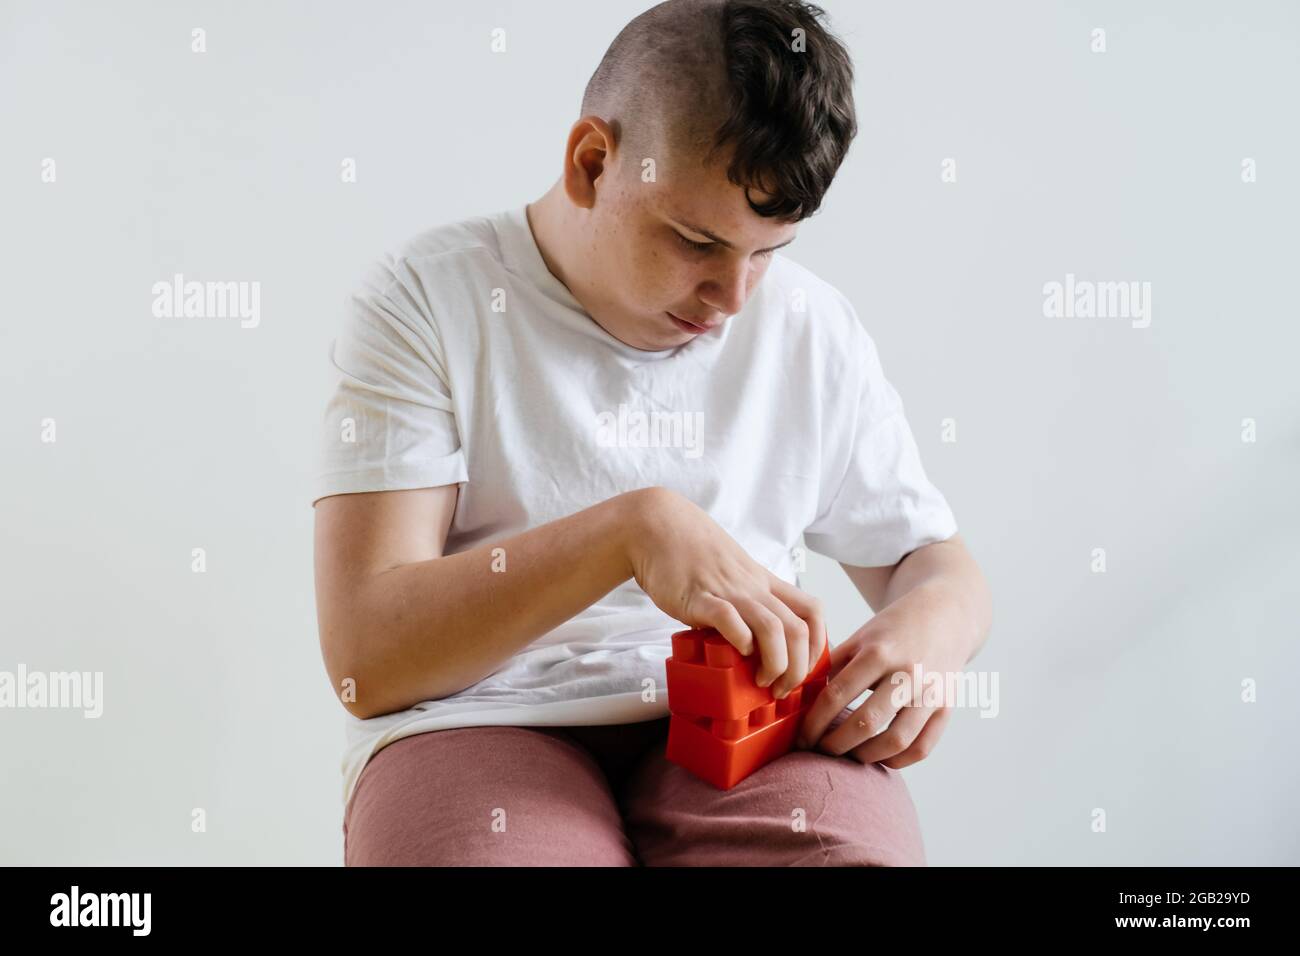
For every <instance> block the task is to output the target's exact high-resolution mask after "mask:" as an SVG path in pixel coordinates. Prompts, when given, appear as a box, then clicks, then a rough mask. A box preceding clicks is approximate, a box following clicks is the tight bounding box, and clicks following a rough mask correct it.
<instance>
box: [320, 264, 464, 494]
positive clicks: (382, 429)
mask: <svg viewBox="0 0 1300 956" xmlns="http://www.w3.org/2000/svg"><path fill="white" fill-rule="evenodd" d="M415 303H416V299H415V298H414V297H412V296H410V295H408V294H405V290H404V289H403V288H402V287H401V284H400V283H399V282H397V280H395V279H394V280H393V281H392V282H385V281H384V279H383V272H382V270H380V271H379V272H378V277H377V278H376V277H375V273H374V272H372V273H371V275H369V276H367V278H366V280H365V281H363V282H362V283H361V284H360V285H359V286H358V288H357V290H356V291H354V292H353V293H352V294H351V295H350V296H349V297H348V299H347V307H346V309H345V312H344V319H343V324H342V328H341V330H340V331H339V334H338V336H337V337H336V338H335V339H334V341H333V342H332V343H331V345H330V350H329V356H330V363H331V365H332V372H333V374H334V383H333V385H332V388H331V391H330V394H329V400H328V402H327V404H326V408H325V414H324V421H323V426H322V429H321V439H320V448H319V456H320V457H319V459H318V465H317V470H316V476H315V481H314V487H313V490H312V504H313V505H314V504H315V503H316V502H317V501H319V500H320V499H321V498H324V497H326V496H328V495H337V494H348V493H354V492H363V491H396V490H402V489H408V488H431V487H437V486H439V485H450V484H456V483H459V482H463V481H466V480H468V473H467V470H466V463H465V452H464V449H463V448H462V445H461V439H460V433H459V429H458V427H457V422H456V415H455V410H454V405H453V402H452V391H451V386H450V383H449V380H448V376H447V363H446V357H445V354H444V351H443V347H442V343H441V341H440V338H439V335H438V331H437V326H436V324H435V322H434V321H433V320H432V318H431V317H429V316H425V315H422V314H417V313H418V312H419V309H418V307H417V306H416V304H415Z"/></svg>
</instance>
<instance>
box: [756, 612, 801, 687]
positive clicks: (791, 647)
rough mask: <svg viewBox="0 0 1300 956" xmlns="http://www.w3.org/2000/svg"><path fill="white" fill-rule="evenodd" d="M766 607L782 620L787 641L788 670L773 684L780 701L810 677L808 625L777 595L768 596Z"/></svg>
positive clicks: (784, 636)
mask: <svg viewBox="0 0 1300 956" xmlns="http://www.w3.org/2000/svg"><path fill="white" fill-rule="evenodd" d="M766 606H767V608H768V610H770V611H771V612H772V613H773V614H775V615H776V616H777V617H778V618H780V620H781V625H782V636H783V639H784V640H785V648H786V668H785V671H784V672H783V673H782V674H781V675H780V677H778V678H777V680H775V681H773V682H772V696H773V697H775V698H777V699H778V700H780V699H783V698H784V697H786V696H787V695H788V694H789V693H790V691H791V690H792V689H793V688H795V687H797V686H799V685H800V684H801V683H803V679H804V678H805V677H807V676H808V623H807V622H806V621H804V619H803V618H801V617H800V616H799V615H798V614H796V613H795V612H794V611H793V610H792V609H791V608H790V607H789V606H788V605H787V604H786V603H785V602H784V601H782V600H781V599H780V598H779V597H777V596H776V595H775V594H769V595H768V599H767V602H766Z"/></svg>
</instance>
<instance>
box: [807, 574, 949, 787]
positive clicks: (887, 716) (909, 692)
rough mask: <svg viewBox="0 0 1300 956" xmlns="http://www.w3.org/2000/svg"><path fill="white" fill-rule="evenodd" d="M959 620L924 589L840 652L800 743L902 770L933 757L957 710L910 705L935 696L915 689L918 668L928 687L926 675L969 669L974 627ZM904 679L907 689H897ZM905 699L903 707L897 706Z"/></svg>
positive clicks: (869, 624)
mask: <svg viewBox="0 0 1300 956" xmlns="http://www.w3.org/2000/svg"><path fill="white" fill-rule="evenodd" d="M958 615H959V612H958V609H957V608H956V607H955V606H954V605H953V604H951V603H950V602H948V601H946V600H944V599H943V597H942V595H940V594H935V593H932V592H930V591H928V590H927V589H926V588H923V587H922V588H916V589H915V590H913V591H909V592H908V593H907V594H904V595H903V596H902V597H900V598H899V599H898V600H896V601H894V602H893V603H892V604H890V605H889V606H888V607H886V608H884V609H883V610H881V611H880V613H878V614H877V615H876V616H875V617H873V618H872V619H871V620H870V621H868V622H867V623H866V624H864V625H863V626H862V627H860V628H859V629H858V630H857V632H856V633H854V634H853V636H852V637H850V638H848V640H846V641H844V642H843V643H842V644H840V645H838V646H836V647H833V648H832V649H831V669H830V679H829V680H828V681H827V683H826V688H825V689H824V690H823V691H822V692H821V693H820V694H819V695H818V696H817V700H816V702H815V703H814V704H813V706H812V707H811V708H810V709H809V711H808V713H807V714H806V715H805V716H804V721H803V726H802V728H801V729H800V735H799V738H798V739H799V740H800V741H807V742H808V746H809V749H817V750H821V751H822V752H824V753H828V754H834V755H847V756H851V757H853V758H854V759H855V760H858V761H860V762H861V763H877V762H878V763H881V764H883V765H884V766H886V767H889V768H891V769H894V770H899V769H901V768H903V767H906V766H908V765H909V764H913V763H916V762H917V761H918V760H921V759H923V758H925V757H926V756H928V755H929V754H930V752H931V751H932V750H934V747H935V744H937V743H938V741H939V737H940V736H941V735H942V734H943V730H944V727H945V726H946V725H947V723H948V720H949V718H951V717H952V707H951V706H937V707H936V706H912V705H911V704H910V703H907V701H910V700H912V698H913V694H917V695H920V697H921V698H922V699H925V698H926V697H927V696H928V693H927V686H922V687H920V688H916V689H913V688H912V676H913V666H914V665H916V664H920V666H921V673H922V678H923V683H924V677H925V675H929V674H939V675H940V676H946V675H948V674H952V673H960V672H961V671H962V670H964V669H965V666H966V663H967V661H968V660H969V658H970V652H971V650H972V647H971V642H970V641H969V640H968V639H967V638H966V637H965V636H964V635H967V634H968V633H969V632H970V631H971V627H970V624H969V622H965V621H962V620H961V619H960V617H959V616H958ZM900 672H901V673H904V674H906V675H907V681H906V682H903V683H900V682H898V681H894V682H891V678H892V677H893V676H894V675H895V674H896V673H900ZM945 683H946V682H945ZM868 688H870V689H871V691H872V693H871V696H870V697H868V698H867V699H866V700H865V701H863V702H862V704H861V705H860V706H859V707H858V709H857V710H855V711H853V712H852V713H851V714H850V715H849V716H848V717H847V718H845V720H844V721H843V722H842V723H841V724H840V725H839V726H837V727H835V728H834V729H833V730H831V731H830V732H829V733H827V728H828V727H829V726H830V724H831V723H832V721H834V720H835V718H836V717H837V716H839V714H840V712H841V711H842V710H843V709H844V708H845V707H846V706H847V705H848V703H849V702H850V701H852V700H853V699H854V698H855V697H857V696H858V695H859V694H861V693H862V692H863V691H865V690H867V689H868ZM904 692H906V695H905V696H906V700H905V701H904V706H901V707H900V706H899V703H898V702H897V701H896V700H895V699H894V698H895V697H896V696H898V695H902V694H904ZM929 693H933V692H929ZM945 703H950V702H945ZM823 734H824V735H825V736H823Z"/></svg>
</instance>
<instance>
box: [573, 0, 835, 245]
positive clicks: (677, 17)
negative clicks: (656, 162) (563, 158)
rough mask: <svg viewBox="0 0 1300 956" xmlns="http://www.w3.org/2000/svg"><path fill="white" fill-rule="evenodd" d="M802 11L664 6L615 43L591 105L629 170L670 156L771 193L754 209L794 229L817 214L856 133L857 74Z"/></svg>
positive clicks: (588, 98)
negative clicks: (614, 136)
mask: <svg viewBox="0 0 1300 956" xmlns="http://www.w3.org/2000/svg"><path fill="white" fill-rule="evenodd" d="M825 15H826V14H825V11H824V10H822V9H821V8H820V7H817V6H814V5H813V4H811V3H804V2H802V0H667V2H665V3H660V4H659V5H658V6H655V7H653V8H651V9H650V10H648V11H646V12H645V13H643V14H641V15H640V16H638V17H637V18H636V19H634V20H632V22H631V23H629V24H628V25H627V26H626V27H624V28H623V30H622V31H621V32H620V33H619V35H618V36H617V37H616V38H615V39H614V42H613V43H612V44H611V45H610V47H609V49H608V50H607V51H606V53H605V56H604V58H603V59H602V60H601V62H600V65H599V66H598V67H597V68H596V71H595V73H594V74H593V75H592V77H591V81H590V82H589V83H588V85H587V90H586V93H585V95H584V96H583V101H582V111H583V115H592V114H595V115H599V116H600V117H601V118H602V119H604V120H606V122H609V123H610V124H611V126H613V127H614V128H615V129H616V131H617V133H618V135H619V137H620V149H622V150H625V160H626V161H635V162H638V163H639V161H640V159H641V158H642V157H644V156H647V155H655V154H656V152H657V151H665V152H667V153H672V154H675V155H682V156H687V157H690V159H691V161H694V160H695V159H698V160H699V161H700V162H704V163H709V162H713V161H715V160H716V159H719V158H722V157H725V158H727V178H728V179H729V180H730V181H731V182H733V183H735V184H736V185H737V186H740V187H742V188H746V189H747V190H748V189H751V188H756V189H759V190H761V191H762V192H765V193H770V194H772V198H771V199H770V201H768V202H766V203H762V204H759V203H755V202H754V201H753V199H752V198H750V200H749V203H750V207H751V208H752V209H753V210H754V211H755V212H756V213H758V214H759V215H760V216H766V217H775V218H779V219H782V220H788V221H791V222H797V221H799V220H801V219H806V218H807V217H809V216H811V215H812V214H813V213H815V212H816V211H817V209H818V208H819V207H820V206H821V203H822V198H823V197H824V196H825V194H826V191H827V190H828V189H829V188H830V185H831V181H832V180H833V179H834V178H835V174H836V172H837V171H838V170H839V167H840V164H841V163H842V162H843V161H844V157H845V155H846V154H847V152H848V149H849V145H850V143H851V142H852V140H853V137H854V135H855V134H856V133H857V121H856V118H855V115H854V106H853V64H852V61H851V60H850V58H849V55H848V51H847V50H845V48H844V47H843V45H841V43H840V42H839V40H837V39H836V38H835V37H834V36H833V35H832V34H831V33H830V32H829V30H827V29H826V27H825V26H824V25H823V24H822V22H821V20H822V18H823V17H825Z"/></svg>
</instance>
